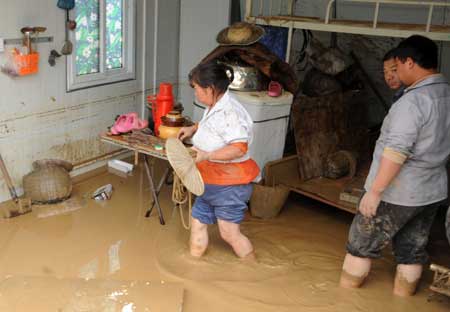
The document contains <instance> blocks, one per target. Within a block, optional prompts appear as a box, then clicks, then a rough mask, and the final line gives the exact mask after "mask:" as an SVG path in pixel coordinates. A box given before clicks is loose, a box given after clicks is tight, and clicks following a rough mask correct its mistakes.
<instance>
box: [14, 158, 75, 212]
mask: <svg viewBox="0 0 450 312" xmlns="http://www.w3.org/2000/svg"><path fill="white" fill-rule="evenodd" d="M33 168H34V169H33V171H32V172H31V173H29V174H27V175H26V176H24V177H23V188H24V192H25V197H27V198H30V199H31V201H32V202H33V203H38V204H50V203H56V202H60V201H63V200H65V199H67V198H69V197H70V195H71V193H72V180H71V178H70V174H69V171H70V170H71V169H72V164H70V163H68V162H66V161H62V160H57V159H44V160H38V161H35V162H34V163H33Z"/></svg>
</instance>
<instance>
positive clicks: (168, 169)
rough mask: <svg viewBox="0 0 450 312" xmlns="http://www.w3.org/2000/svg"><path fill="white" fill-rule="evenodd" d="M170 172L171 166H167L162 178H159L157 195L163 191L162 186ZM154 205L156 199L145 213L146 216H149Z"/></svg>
mask: <svg viewBox="0 0 450 312" xmlns="http://www.w3.org/2000/svg"><path fill="white" fill-rule="evenodd" d="M150 172H151V171H150ZM169 174H170V167H167V168H166V170H165V171H164V174H163V175H162V177H161V180H159V184H158V187H157V188H156V196H159V193H160V192H161V189H162V186H163V184H164V182H165V181H167V179H168V177H169ZM152 176H153V174H152ZM153 207H155V201H153V202H152V205H151V207H150V209H149V210H147V213H146V214H145V216H146V217H147V218H148V217H149V216H150V214H151V213H152V210H153Z"/></svg>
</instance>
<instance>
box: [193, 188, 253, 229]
mask: <svg viewBox="0 0 450 312" xmlns="http://www.w3.org/2000/svg"><path fill="white" fill-rule="evenodd" d="M252 191H253V186H252V185H251V184H240V185H215V184H205V193H203V195H201V196H199V197H197V199H196V200H195V203H194V206H193V207H192V217H194V218H196V219H197V220H199V221H200V222H201V223H203V224H214V223H217V219H219V220H224V221H228V222H232V223H238V224H239V223H241V222H242V220H244V214H245V211H246V210H247V208H248V207H247V203H248V201H249V200H250V196H251V195H252Z"/></svg>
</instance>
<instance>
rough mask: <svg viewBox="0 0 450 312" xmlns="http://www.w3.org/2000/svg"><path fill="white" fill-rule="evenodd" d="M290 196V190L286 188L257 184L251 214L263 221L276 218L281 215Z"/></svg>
mask: <svg viewBox="0 0 450 312" xmlns="http://www.w3.org/2000/svg"><path fill="white" fill-rule="evenodd" d="M288 196H289V189H288V188H287V187H285V186H282V185H276V186H265V185H260V184H255V185H254V187H253V193H252V197H251V198H250V213H251V215H252V216H254V217H258V218H262V219H270V218H274V217H276V216H277V215H278V214H279V213H280V211H281V208H283V205H284V203H285V202H286V200H287V198H288Z"/></svg>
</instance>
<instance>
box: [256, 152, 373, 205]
mask: <svg viewBox="0 0 450 312" xmlns="http://www.w3.org/2000/svg"><path fill="white" fill-rule="evenodd" d="M366 167H367V165H364V166H360V167H359V170H358V172H357V175H356V177H355V178H341V179H336V180H333V179H327V178H320V177H319V178H314V179H310V180H308V181H304V180H301V178H300V176H299V174H298V170H297V168H298V157H297V155H294V156H289V157H285V158H282V159H280V160H276V161H272V162H269V163H267V164H266V167H265V168H264V170H265V174H264V176H265V179H266V181H265V184H266V185H278V184H282V185H284V186H286V187H288V188H289V189H290V190H291V191H293V192H296V193H299V194H302V195H304V196H307V197H309V198H312V199H315V200H318V201H320V202H323V203H325V204H327V205H331V206H334V207H336V208H339V209H342V210H345V211H348V212H351V213H356V204H355V203H350V202H346V201H342V200H340V195H341V193H342V192H344V191H345V190H347V189H362V188H363V185H364V181H365V176H366V175H367V168H366Z"/></svg>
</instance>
